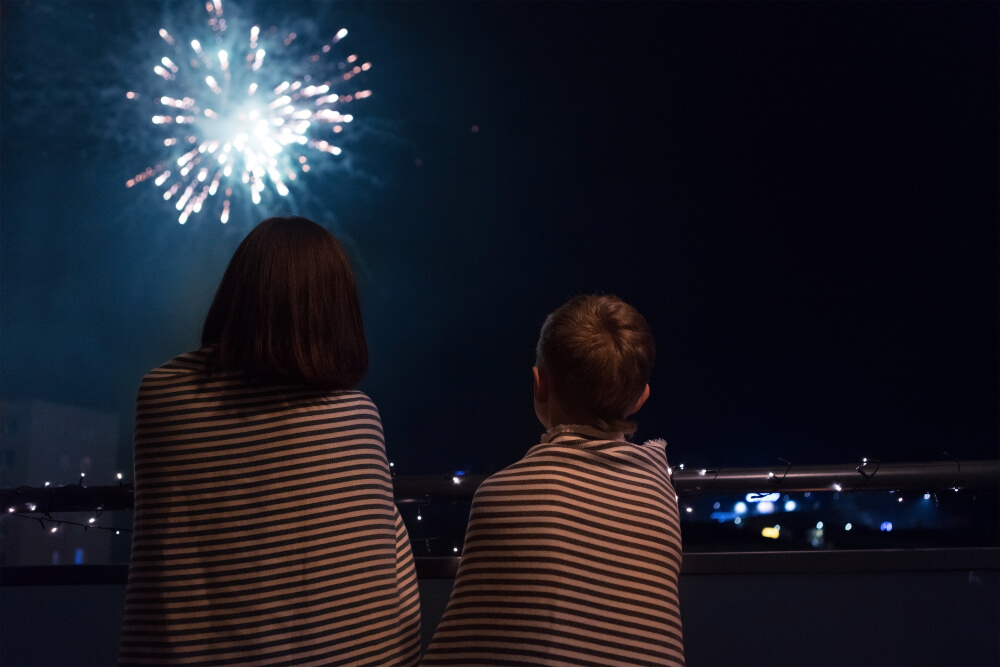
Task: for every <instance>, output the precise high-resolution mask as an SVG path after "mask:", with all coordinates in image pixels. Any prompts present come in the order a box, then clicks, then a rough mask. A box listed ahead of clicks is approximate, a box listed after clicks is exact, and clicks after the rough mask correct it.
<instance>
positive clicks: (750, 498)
mask: <svg viewBox="0 0 1000 667" xmlns="http://www.w3.org/2000/svg"><path fill="white" fill-rule="evenodd" d="M779 498H781V494H780V493H748V494H747V497H746V501H747V502H748V503H776V502H778V499H779Z"/></svg>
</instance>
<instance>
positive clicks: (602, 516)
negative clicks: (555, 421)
mask: <svg viewBox="0 0 1000 667" xmlns="http://www.w3.org/2000/svg"><path fill="white" fill-rule="evenodd" d="M665 445H666V443H664V442H663V441H651V442H647V443H645V444H634V443H630V442H627V441H625V440H623V439H621V437H620V435H619V436H611V435H610V434H605V433H600V432H598V431H594V430H592V429H589V428H586V427H560V428H557V429H552V430H550V431H549V432H548V433H547V434H546V436H545V437H544V438H543V440H542V442H541V444H539V445H536V446H534V447H533V448H531V449H530V450H529V451H528V453H527V454H526V455H525V456H524V458H523V459H521V460H520V461H519V462H517V463H515V464H514V465H512V466H510V467H508V468H506V469H504V470H502V471H500V472H499V473H497V474H495V475H493V476H491V477H490V478H489V479H488V480H487V481H486V482H484V483H483V485H482V486H481V487H480V488H479V489H478V490H477V492H476V495H475V499H474V500H473V505H472V512H471V516H470V520H469V527H468V532H467V533H466V538H465V548H464V551H463V554H462V561H461V565H460V566H459V570H458V575H457V578H456V580H455V587H454V589H453V592H452V596H451V600H450V602H449V603H448V607H447V609H446V611H445V614H444V617H443V618H442V620H441V623H440V625H439V626H438V629H437V631H436V633H435V635H434V639H433V641H432V643H431V645H430V647H429V648H428V651H427V653H426V654H425V656H424V659H423V661H422V664H423V665H466V666H473V665H500V664H503V665H578V666H597V665H633V666H634V665H648V666H650V667H664V666H665V665H667V666H670V665H675V666H676V665H683V664H684V649H683V638H682V633H681V618H680V611H679V605H678V599H677V577H678V573H679V571H680V565H681V537H680V529H679V520H678V519H679V517H678V511H677V497H676V495H675V492H674V488H673V485H672V484H671V481H670V475H669V469H668V466H667V459H666V454H665V451H664V447H665Z"/></svg>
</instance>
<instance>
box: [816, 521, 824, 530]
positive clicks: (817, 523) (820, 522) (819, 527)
mask: <svg viewBox="0 0 1000 667" xmlns="http://www.w3.org/2000/svg"><path fill="white" fill-rule="evenodd" d="M816 530H823V522H822V521H817V522H816Z"/></svg>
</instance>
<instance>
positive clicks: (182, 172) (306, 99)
mask: <svg viewBox="0 0 1000 667" xmlns="http://www.w3.org/2000/svg"><path fill="white" fill-rule="evenodd" d="M205 8H206V10H207V12H208V27H209V28H211V35H210V36H209V38H208V39H206V40H205V41H206V44H203V43H202V42H200V41H199V40H197V39H194V40H191V41H190V42H188V43H187V44H184V43H182V42H181V40H179V39H177V38H176V37H175V36H174V35H172V34H170V33H169V32H168V31H167V30H166V29H164V28H161V29H160V37H161V38H162V39H163V42H165V44H166V46H167V49H166V50H167V51H169V55H165V56H163V58H162V59H161V60H160V61H159V63H157V64H156V65H155V66H154V67H153V73H154V74H155V75H156V77H157V78H156V81H157V88H156V90H157V91H158V92H157V93H156V94H152V95H147V94H145V93H143V94H140V93H138V92H134V91H129V92H128V93H126V97H127V98H128V99H130V100H134V101H136V102H138V103H140V104H144V108H145V109H146V111H148V112H149V113H150V116H151V118H150V120H151V122H152V124H153V125H154V126H155V128H156V129H157V130H158V132H157V134H158V135H161V136H160V137H159V138H161V139H162V143H163V146H164V147H165V149H166V150H167V153H168V157H167V158H166V159H164V160H163V161H162V162H159V163H157V164H156V165H154V166H150V167H147V168H146V169H145V170H143V171H141V172H140V173H138V174H136V175H135V176H134V177H133V178H130V179H129V180H128V182H127V183H126V186H127V187H132V186H134V185H137V184H139V183H142V182H144V181H152V183H153V184H155V185H156V186H157V187H159V188H162V190H163V198H164V200H166V201H168V202H172V203H173V205H174V206H175V207H176V209H177V211H178V212H179V215H178V218H177V220H178V222H180V223H181V224H184V223H185V222H187V220H188V218H189V217H190V216H192V215H194V214H197V213H200V212H201V211H202V209H206V208H207V206H208V203H209V201H210V199H211V198H213V197H217V196H221V200H222V203H221V206H220V207H215V210H219V211H220V213H219V219H220V220H221V221H222V222H223V223H225V222H227V221H228V220H229V210H230V205H231V204H230V202H231V200H232V199H233V197H234V193H237V192H242V193H247V192H248V193H249V196H250V198H251V200H252V202H253V203H254V204H260V203H261V201H262V198H263V197H265V196H268V194H269V193H272V192H273V193H275V194H277V195H278V196H281V197H285V196H287V195H288V194H289V185H290V184H291V183H293V182H294V181H295V180H296V179H297V178H298V176H299V174H301V173H304V172H308V171H309V169H310V165H309V159H310V157H324V158H325V157H329V156H331V155H334V156H335V155H340V154H341V148H340V147H339V146H337V145H336V143H335V142H336V141H337V139H338V137H340V136H342V133H343V132H344V130H345V128H346V127H347V126H348V124H349V123H351V122H352V121H353V120H354V118H353V116H352V115H351V114H349V113H345V112H344V108H345V106H347V105H348V104H350V103H351V102H353V101H355V100H360V99H364V98H366V97H369V96H370V95H371V91H370V90H359V89H357V88H353V89H352V90H351V91H350V92H348V91H345V90H344V88H345V87H347V86H351V85H352V84H348V83H346V82H348V81H350V80H351V79H353V78H354V77H356V76H358V75H359V74H362V73H364V72H366V71H368V70H369V69H370V68H371V63H369V62H361V61H360V60H359V58H358V56H357V55H354V54H352V55H348V56H346V57H343V58H339V59H338V57H337V56H334V55H333V54H334V52H335V51H338V50H339V48H338V44H339V42H340V41H341V40H343V39H344V37H346V36H347V30H346V29H343V28H341V29H340V30H338V31H337V32H336V33H334V34H333V35H332V37H330V38H329V39H327V40H326V41H324V42H323V43H322V44H321V45H320V46H319V48H317V49H316V50H315V51H313V52H308V51H306V52H304V55H303V57H302V58H301V59H300V60H299V61H298V62H296V63H294V64H290V61H294V58H293V57H291V56H289V53H291V51H293V50H294V49H295V47H296V46H297V41H296V40H297V38H298V36H297V35H296V34H295V33H294V32H293V33H287V34H285V33H279V32H278V30H277V29H276V28H270V29H267V30H261V28H260V26H257V25H254V26H252V27H248V28H247V29H244V30H240V29H239V27H238V26H236V25H232V26H230V25H228V22H227V17H226V16H225V15H224V14H223V9H222V0H210V1H209V2H207V3H206V5H205ZM230 20H231V19H230ZM233 22H234V24H235V21H233ZM248 26H249V24H248ZM208 43H211V44H212V46H208V45H207V44H208ZM275 52H278V53H280V54H281V55H280V57H279V58H275V57H274V54H275ZM276 61H280V62H276Z"/></svg>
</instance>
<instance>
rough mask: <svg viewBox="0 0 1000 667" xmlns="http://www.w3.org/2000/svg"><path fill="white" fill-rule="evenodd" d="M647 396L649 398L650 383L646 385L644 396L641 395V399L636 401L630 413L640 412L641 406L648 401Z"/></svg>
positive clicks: (643, 391)
mask: <svg viewBox="0 0 1000 667" xmlns="http://www.w3.org/2000/svg"><path fill="white" fill-rule="evenodd" d="M647 398H649V385H648V384H647V385H646V388H645V389H643V390H642V396H640V397H639V400H638V401H636V402H635V407H634V408H632V412H630V413H629V415H634V414H635V413H637V412H639V408H641V407H642V404H643V403H645V402H646V399H647Z"/></svg>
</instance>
